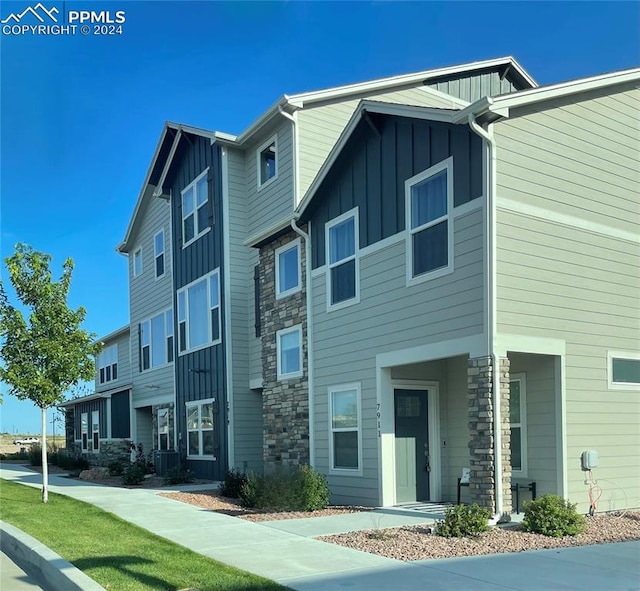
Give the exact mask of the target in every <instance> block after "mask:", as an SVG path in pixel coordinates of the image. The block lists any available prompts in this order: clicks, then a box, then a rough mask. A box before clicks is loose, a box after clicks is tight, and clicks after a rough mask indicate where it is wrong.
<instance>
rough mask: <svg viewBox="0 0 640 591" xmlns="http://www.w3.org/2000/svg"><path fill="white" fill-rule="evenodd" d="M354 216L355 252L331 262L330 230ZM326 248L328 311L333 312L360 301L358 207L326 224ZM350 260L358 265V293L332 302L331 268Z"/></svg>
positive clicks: (356, 279)
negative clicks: (334, 302)
mask: <svg viewBox="0 0 640 591" xmlns="http://www.w3.org/2000/svg"><path fill="white" fill-rule="evenodd" d="M351 217H353V218H354V222H353V232H354V245H355V248H354V253H353V256H352V257H348V258H345V259H342V260H340V261H339V262H337V263H333V264H331V263H330V262H329V261H330V258H329V232H330V230H331V228H333V227H334V226H337V225H339V224H341V223H342V222H344V221H346V220H348V219H349V218H351ZM324 246H325V248H324V250H325V265H326V269H327V276H326V292H327V312H332V311H334V310H340V309H342V308H347V307H348V306H353V305H354V304H358V303H360V211H359V208H358V207H354V208H353V209H350V210H349V211H346V212H345V213H343V214H342V215H339V216H338V217H337V218H333V219H332V220H329V221H328V222H327V223H326V224H325V226H324ZM350 260H355V262H356V263H355V266H356V278H355V282H356V293H355V296H354V297H352V298H351V299H348V300H344V301H342V302H338V303H337V304H332V303H331V269H332V268H333V267H337V266H339V265H342V264H343V263H346V262H348V261H350Z"/></svg>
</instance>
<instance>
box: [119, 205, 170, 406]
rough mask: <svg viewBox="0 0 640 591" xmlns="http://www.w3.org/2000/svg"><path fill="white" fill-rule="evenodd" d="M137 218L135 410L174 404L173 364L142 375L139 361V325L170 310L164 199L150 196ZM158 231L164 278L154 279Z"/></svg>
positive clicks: (132, 304) (132, 292) (132, 282)
mask: <svg viewBox="0 0 640 591" xmlns="http://www.w3.org/2000/svg"><path fill="white" fill-rule="evenodd" d="M139 215H140V216H141V221H140V224H139V226H138V230H137V234H136V236H135V237H134V246H133V248H132V249H131V252H130V253H129V309H130V319H131V359H132V364H131V371H132V377H133V379H132V383H133V396H132V398H133V401H132V402H133V407H134V408H141V407H144V406H150V405H154V404H164V403H169V402H173V400H174V367H173V363H170V364H167V365H164V366H161V367H156V368H152V369H148V370H145V371H142V364H141V360H140V323H141V322H143V321H145V320H149V319H151V317H153V316H157V315H158V314H160V313H162V312H164V311H166V310H168V309H169V308H171V309H173V277H172V256H171V244H172V236H171V206H170V204H169V202H168V201H167V200H165V199H160V198H158V197H153V196H149V197H148V198H147V200H146V202H145V203H144V209H143V210H142V211H141V212H140V214H139ZM160 230H163V231H164V275H162V276H161V277H160V278H158V279H156V271H155V250H154V237H155V235H156V234H157V233H158V232H160ZM138 248H141V249H142V274H141V275H138V276H137V277H134V276H133V258H134V256H133V253H134V252H135V251H136V250H138ZM174 319H175V314H174ZM174 325H175V320H174ZM175 334H176V333H175V326H174V335H175Z"/></svg>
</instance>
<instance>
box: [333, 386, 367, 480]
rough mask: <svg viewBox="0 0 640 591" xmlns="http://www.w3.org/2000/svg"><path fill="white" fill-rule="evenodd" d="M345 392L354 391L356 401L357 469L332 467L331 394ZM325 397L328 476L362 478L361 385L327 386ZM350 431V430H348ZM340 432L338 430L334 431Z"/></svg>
mask: <svg viewBox="0 0 640 591" xmlns="http://www.w3.org/2000/svg"><path fill="white" fill-rule="evenodd" d="M347 390H355V391H356V396H357V401H358V426H357V433H358V468H357V469H356V468H335V467H334V465H333V461H334V454H333V433H334V429H333V402H332V401H333V393H334V392H345V391H347ZM327 397H328V401H327V402H328V404H327V406H328V407H329V474H336V475H340V476H362V389H361V383H360V382H355V383H352V384H340V385H337V386H329V388H328V389H327ZM349 431H352V429H349ZM336 432H340V430H338V431H336Z"/></svg>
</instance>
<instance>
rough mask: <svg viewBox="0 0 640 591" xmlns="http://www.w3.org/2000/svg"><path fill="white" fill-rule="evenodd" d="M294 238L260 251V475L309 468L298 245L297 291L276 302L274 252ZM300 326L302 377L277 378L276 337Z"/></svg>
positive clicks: (302, 248) (302, 293) (304, 326)
mask: <svg viewBox="0 0 640 591" xmlns="http://www.w3.org/2000/svg"><path fill="white" fill-rule="evenodd" d="M296 238H299V235H298V234H296V233H295V232H293V231H291V232H289V233H287V234H286V235H284V236H281V237H280V238H278V239H277V240H275V241H273V242H271V243H270V244H267V245H265V246H263V247H262V248H261V249H260V266H259V277H260V319H261V339H262V376H263V389H262V411H263V419H264V431H263V457H264V463H265V470H267V471H269V470H273V469H274V468H277V467H285V468H286V467H291V466H297V465H299V464H304V463H308V462H309V395H308V391H309V390H308V378H307V316H306V290H305V269H306V265H305V243H304V240H302V239H301V240H300V261H301V268H300V281H301V284H302V289H301V290H300V291H298V292H296V293H294V294H292V295H290V296H287V297H284V298H282V299H276V268H275V251H276V249H278V248H279V247H280V246H283V245H285V244H287V243H289V242H291V241H293V240H295V239H296ZM298 324H301V325H302V370H303V373H302V377H299V378H293V379H288V380H278V378H277V344H276V333H277V331H279V330H281V329H283V328H290V327H292V326H296V325H298Z"/></svg>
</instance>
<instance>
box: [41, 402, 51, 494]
mask: <svg viewBox="0 0 640 591" xmlns="http://www.w3.org/2000/svg"><path fill="white" fill-rule="evenodd" d="M41 410H42V439H41V440H40V441H41V444H42V502H43V503H46V502H48V501H49V466H48V465H47V409H46V408H44V407H43V408H42V409H41Z"/></svg>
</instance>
